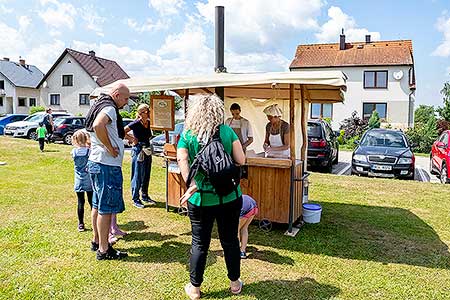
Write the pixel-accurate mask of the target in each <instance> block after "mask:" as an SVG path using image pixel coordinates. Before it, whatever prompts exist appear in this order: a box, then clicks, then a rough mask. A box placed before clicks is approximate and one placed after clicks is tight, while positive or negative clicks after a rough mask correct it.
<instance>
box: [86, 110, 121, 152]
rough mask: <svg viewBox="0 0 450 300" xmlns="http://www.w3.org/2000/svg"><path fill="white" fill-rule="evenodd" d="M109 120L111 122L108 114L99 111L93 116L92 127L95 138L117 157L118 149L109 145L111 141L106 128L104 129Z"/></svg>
mask: <svg viewBox="0 0 450 300" xmlns="http://www.w3.org/2000/svg"><path fill="white" fill-rule="evenodd" d="M109 122H111V119H110V118H109V117H108V115H107V114H105V113H103V112H100V113H99V114H98V115H97V117H96V118H95V120H94V124H93V125H92V128H93V129H94V132H95V134H96V135H97V138H98V139H99V140H100V142H102V144H103V145H104V146H105V148H106V150H108V152H109V153H110V154H111V155H112V156H113V157H117V156H118V155H119V149H118V148H113V146H112V145H111V141H110V140H109V137H108V130H107V129H106V125H107V124H109Z"/></svg>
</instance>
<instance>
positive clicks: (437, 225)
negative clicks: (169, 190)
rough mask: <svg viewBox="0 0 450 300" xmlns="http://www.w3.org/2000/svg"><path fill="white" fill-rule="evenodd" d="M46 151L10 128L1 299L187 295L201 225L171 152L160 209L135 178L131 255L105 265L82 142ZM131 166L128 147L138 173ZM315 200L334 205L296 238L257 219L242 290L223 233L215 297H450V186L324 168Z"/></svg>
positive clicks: (1, 205) (0, 198)
mask: <svg viewBox="0 0 450 300" xmlns="http://www.w3.org/2000/svg"><path fill="white" fill-rule="evenodd" d="M46 150H49V151H48V152H45V153H40V152H39V150H38V145H37V143H35V142H32V141H27V140H22V139H12V138H5V137H0V161H5V162H7V164H6V165H4V166H0V178H1V180H0V191H1V192H0V220H1V223H0V299H185V297H184V292H183V286H184V284H185V283H186V282H187V281H188V276H189V274H188V271H187V263H188V257H189V247H190V225H189V220H188V218H186V217H183V216H179V215H177V214H176V213H174V212H169V213H167V212H166V211H165V208H164V203H163V201H164V195H165V190H164V189H165V180H164V178H165V177H164V169H163V168H162V167H161V166H162V161H161V160H159V159H156V160H155V161H154V164H153V170H152V179H151V188H150V193H151V195H152V197H154V198H155V199H156V200H157V201H158V205H157V207H151V208H146V209H144V210H138V209H135V208H134V207H132V206H131V204H130V191H129V180H125V189H124V194H125V199H126V205H127V210H126V211H125V213H123V214H121V215H120V216H119V217H118V219H119V223H120V224H121V227H122V228H123V229H125V230H127V231H129V232H130V235H128V236H126V237H125V238H124V239H123V240H120V241H119V242H118V244H117V247H118V248H119V249H122V250H126V251H128V252H129V254H130V257H129V258H128V259H126V260H123V261H110V262H109V261H108V262H97V261H96V260H95V256H94V253H92V252H91V251H90V250H89V242H90V237H91V232H90V231H88V232H84V233H78V232H77V230H76V227H77V220H76V197H75V194H74V192H73V171H72V170H73V165H72V161H71V158H70V155H69V153H70V150H71V148H70V147H67V146H64V145H54V144H52V145H48V146H47V145H46ZM129 166H130V161H129V154H127V155H126V159H125V164H124V173H125V174H124V178H126V179H127V178H129V176H130V175H129ZM310 198H311V199H313V200H314V201H315V202H319V203H321V204H322V206H323V215H322V222H321V223H320V224H315V225H313V224H307V225H305V226H304V227H303V228H302V229H301V230H300V232H299V233H298V235H297V236H296V237H295V238H290V237H286V236H284V235H283V232H284V231H285V229H286V226H276V227H275V228H274V230H272V231H271V232H269V233H265V232H263V231H261V230H259V229H258V228H257V226H254V225H252V226H251V228H250V246H249V249H248V252H249V254H250V258H249V259H248V260H245V261H243V262H242V279H243V280H244V282H245V287H244V290H243V294H242V295H240V296H233V297H231V296H230V294H229V292H228V281H227V279H226V270H225V263H224V259H223V253H222V251H221V248H220V243H219V242H218V240H217V234H216V233H214V238H213V241H212V243H211V251H210V253H209V257H208V262H207V269H206V272H205V282H204V285H203V287H202V290H203V293H204V298H205V299H377V300H378V299H449V298H450V254H449V251H448V245H449V243H450V217H449V216H450V202H449V201H448V199H450V188H449V187H448V186H443V185H438V184H430V183H421V182H407V181H397V180H384V179H368V178H359V177H350V176H334V175H326V174H313V175H312V177H311V185H310ZM86 218H88V216H86ZM88 228H90V226H88Z"/></svg>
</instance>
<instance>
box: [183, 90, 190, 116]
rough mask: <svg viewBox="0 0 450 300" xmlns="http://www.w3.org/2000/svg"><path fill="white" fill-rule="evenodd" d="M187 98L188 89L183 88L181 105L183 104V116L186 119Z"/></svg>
mask: <svg viewBox="0 0 450 300" xmlns="http://www.w3.org/2000/svg"><path fill="white" fill-rule="evenodd" d="M188 100H189V89H185V90H184V97H183V105H184V118H185V119H186V114H187V102H188Z"/></svg>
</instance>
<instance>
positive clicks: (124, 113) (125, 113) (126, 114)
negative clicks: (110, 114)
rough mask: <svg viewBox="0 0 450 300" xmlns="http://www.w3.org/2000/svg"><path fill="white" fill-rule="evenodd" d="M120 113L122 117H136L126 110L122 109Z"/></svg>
mask: <svg viewBox="0 0 450 300" xmlns="http://www.w3.org/2000/svg"><path fill="white" fill-rule="evenodd" d="M120 115H121V116H122V118H128V119H134V118H133V116H132V114H131V113H130V112H128V111H125V110H122V111H120Z"/></svg>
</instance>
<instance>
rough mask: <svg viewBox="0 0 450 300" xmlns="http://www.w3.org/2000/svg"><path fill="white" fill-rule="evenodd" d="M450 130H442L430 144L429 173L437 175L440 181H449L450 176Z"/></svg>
mask: <svg viewBox="0 0 450 300" xmlns="http://www.w3.org/2000/svg"><path fill="white" fill-rule="evenodd" d="M449 136H450V130H446V131H444V132H443V133H442V134H441V136H440V137H439V138H438V139H437V140H436V141H435V142H434V143H433V145H432V146H431V154H430V173H431V174H434V175H437V176H438V177H439V179H440V180H441V182H442V183H449V182H450V178H449V174H450V169H449V168H450V157H449V155H450V147H449Z"/></svg>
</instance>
